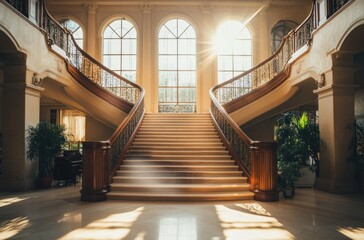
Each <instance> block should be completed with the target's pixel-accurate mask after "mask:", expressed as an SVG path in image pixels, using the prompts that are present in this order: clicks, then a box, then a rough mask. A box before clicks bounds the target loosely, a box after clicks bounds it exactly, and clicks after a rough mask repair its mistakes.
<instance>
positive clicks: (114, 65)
mask: <svg viewBox="0 0 364 240" xmlns="http://www.w3.org/2000/svg"><path fill="white" fill-rule="evenodd" d="M104 65H105V66H106V67H108V68H110V69H111V70H120V67H121V62H120V56H104Z"/></svg>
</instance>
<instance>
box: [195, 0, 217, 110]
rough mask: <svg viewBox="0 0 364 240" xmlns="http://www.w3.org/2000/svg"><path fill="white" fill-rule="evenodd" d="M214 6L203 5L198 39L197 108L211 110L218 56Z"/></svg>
mask: <svg viewBox="0 0 364 240" xmlns="http://www.w3.org/2000/svg"><path fill="white" fill-rule="evenodd" d="M211 11H212V7H211V6H210V5H201V13H202V23H201V25H199V27H200V29H202V31H201V36H200V39H197V40H198V42H197V51H198V52H197V63H198V64H197V86H196V87H197V92H196V94H197V98H196V99H197V110H198V111H199V112H208V111H209V110H210V104H211V103H210V102H211V100H210V95H209V91H210V89H211V88H212V87H213V86H215V85H216V84H217V58H216V52H215V45H214V34H215V28H214V27H215V22H214V20H213V18H212V16H211Z"/></svg>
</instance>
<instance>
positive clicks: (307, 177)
mask: <svg viewBox="0 0 364 240" xmlns="http://www.w3.org/2000/svg"><path fill="white" fill-rule="evenodd" d="M300 174H301V177H299V178H298V180H297V182H296V183H295V186H296V187H311V188H312V187H313V186H314V184H315V180H316V174H315V173H314V172H312V171H311V170H310V168H309V167H303V168H301V169H300Z"/></svg>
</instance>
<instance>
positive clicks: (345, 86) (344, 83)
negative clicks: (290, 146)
mask: <svg viewBox="0 0 364 240" xmlns="http://www.w3.org/2000/svg"><path fill="white" fill-rule="evenodd" d="M321 78H322V79H321V81H320V82H319V89H317V90H316V91H315V93H317V94H318V109H319V126H320V139H321V140H322V142H321V147H320V176H319V177H318V178H317V179H316V186H317V188H319V189H323V190H326V191H330V192H336V193H345V192H353V191H355V189H356V187H357V186H356V183H355V164H354V163H353V162H352V161H350V160H349V157H350V151H349V144H350V141H351V138H352V136H353V130H352V129H350V128H348V126H349V125H350V124H352V123H353V122H354V91H355V86H354V85H353V84H352V82H353V79H354V73H353V71H352V70H351V69H350V68H344V67H333V68H332V69H331V70H330V71H328V72H326V73H324V74H322V75H321ZM325 82H326V84H325Z"/></svg>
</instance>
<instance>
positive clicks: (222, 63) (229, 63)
mask: <svg viewBox="0 0 364 240" xmlns="http://www.w3.org/2000/svg"><path fill="white" fill-rule="evenodd" d="M217 59H218V68H219V70H220V71H221V70H233V58H232V56H218V58H217Z"/></svg>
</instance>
